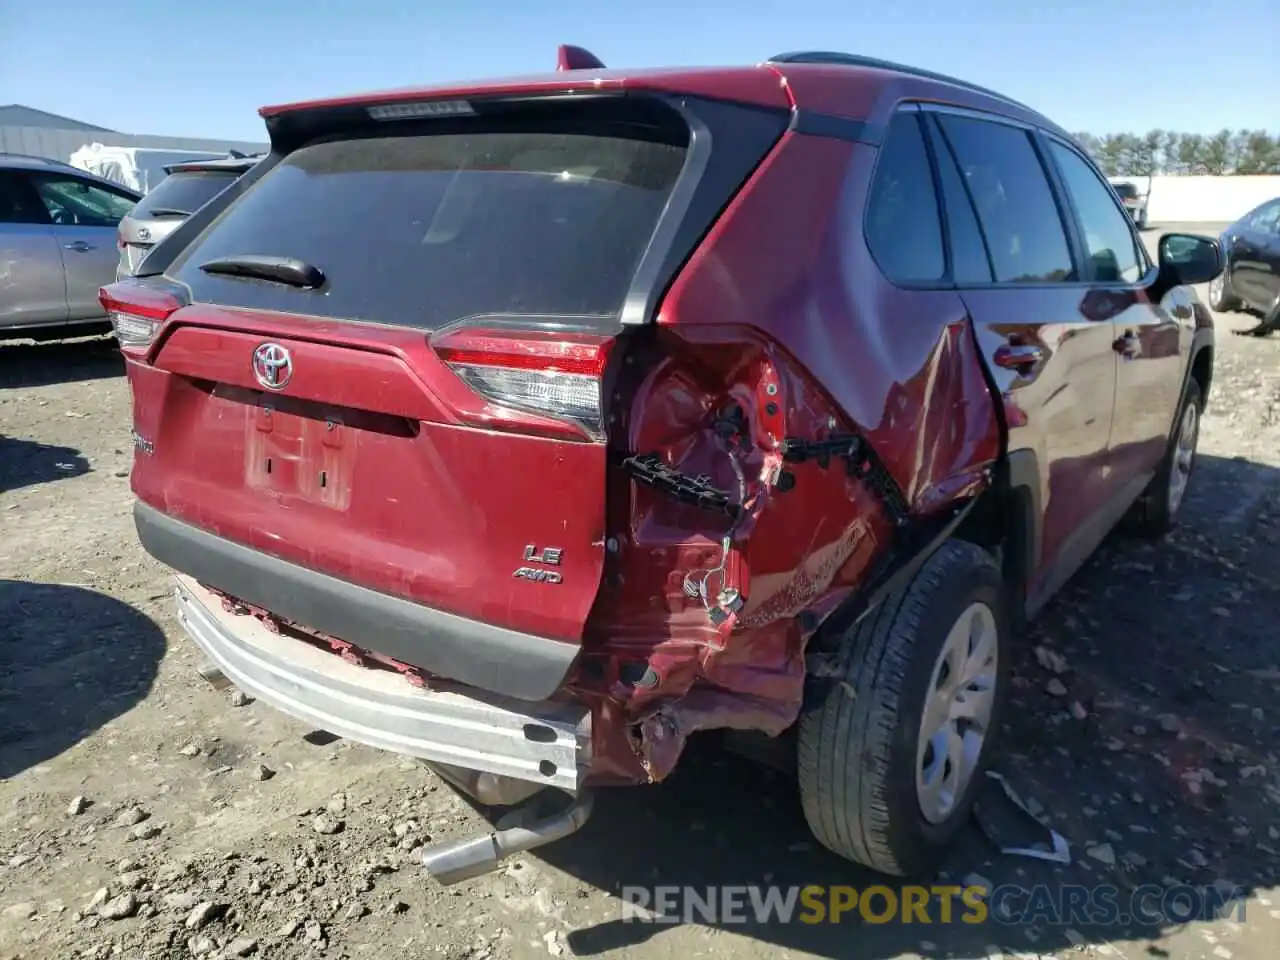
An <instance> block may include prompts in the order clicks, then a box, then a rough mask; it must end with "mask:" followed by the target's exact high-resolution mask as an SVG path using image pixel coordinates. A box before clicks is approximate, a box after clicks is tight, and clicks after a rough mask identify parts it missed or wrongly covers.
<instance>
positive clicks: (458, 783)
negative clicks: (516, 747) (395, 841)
mask: <svg viewBox="0 0 1280 960" xmlns="http://www.w3.org/2000/svg"><path fill="white" fill-rule="evenodd" d="M427 766H428V767H429V768H430V769H431V770H433V771H435V773H436V775H437V776H438V777H440V779H442V780H444V781H445V782H446V783H448V784H451V785H452V786H454V787H455V788H456V789H458V790H461V791H462V792H463V793H465V794H466V795H467V796H469V797H472V798H474V799H475V800H478V801H479V802H480V803H483V804H484V805H485V806H486V807H513V806H515V805H516V804H517V803H520V802H521V801H524V800H528V799H529V798H530V797H531V796H533V795H534V794H535V793H538V792H539V791H542V790H546V789H547V787H546V786H545V785H544V784H541V783H534V782H533V781H531V780H517V779H516V778H515V777H503V776H499V775H498V774H496V773H486V772H483V771H481V770H469V769H467V768H466V767H455V766H453V765H452V764H448V763H436V762H434V761H427Z"/></svg>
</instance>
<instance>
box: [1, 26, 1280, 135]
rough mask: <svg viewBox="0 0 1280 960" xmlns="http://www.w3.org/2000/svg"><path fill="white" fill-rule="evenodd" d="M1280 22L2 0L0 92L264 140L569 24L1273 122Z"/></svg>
mask: <svg viewBox="0 0 1280 960" xmlns="http://www.w3.org/2000/svg"><path fill="white" fill-rule="evenodd" d="M1215 8H1216V10H1215ZM1218 11H1220V12H1218ZM1264 38H1270V39H1267V40H1264ZM1277 38H1280V2H1277V0H1233V2H1232V3H1231V4H1230V5H1229V6H1226V7H1224V6H1221V5H1217V4H1212V3H1208V2H1205V0H1129V2H1125V0H1112V2H1107V3H1104V2H1101V0H1056V2H1047V0H913V2H908V3H903V4H901V5H894V4H892V3H890V2H887V0H886V2H883V3H871V2H867V0H862V2H857V0H843V2H842V0H738V2H726V0H641V2H633V3H620V2H614V3H607V2H604V0H594V2H589V0H457V2H448V3H446V2H442V0H399V2H392V0H212V2H200V0H197V2H194V3H192V2H182V0H174V2H171V3H167V2H162V0H119V2H103V0H58V2H56V3H49V4H41V3H37V2H35V0H0V103H10V102H16V103H22V104H26V105H28V106H32V107H37V108H40V109H43V110H50V111H52V112H54V113H61V114H65V115H67V116H71V117H75V118H77V119H80V120H84V121H87V122H90V123H96V124H99V125H101V126H105V127H111V128H113V129H117V130H121V131H124V132H127V133H149V134H168V135H175V136H205V137H219V138H227V139H246V140H257V139H261V138H262V136H263V129H262V124H261V121H260V120H259V119H258V117H257V114H256V110H257V108H258V107H259V106H261V105H263V104H266V103H278V102H281V101H288V100H293V99H302V98H309V97H313V96H323V95H328V94H339V93H350V92H358V91H361V90H367V89H380V88H385V87H396V86H406V85H412V84H416V83H431V82H434V81H439V80H456V79H466V78H471V77H484V76H489V75H498V76H510V75H513V74H522V73H530V72H540V71H543V70H547V69H551V68H553V67H554V61H555V50H556V46H557V45H558V44H560V43H576V44H580V45H582V46H585V47H587V48H588V49H590V50H592V51H593V52H594V53H596V54H597V56H599V57H600V58H601V59H602V60H604V61H605V63H607V64H608V65H609V66H611V67H638V66H659V65H675V64H699V63H704V64H705V63H712V64H718V63H754V62H756V61H759V60H762V59H765V58H766V57H768V56H769V55H770V54H774V53H780V52H782V51H786V50H795V49H814V48H821V49H834V50H846V51H849V52H855V53H864V54H868V55H871V56H878V57H883V58H886V59H891V60H900V61H903V62H907V63H913V64H916V65H918V66H922V67H928V68H930V69H934V70H940V71H943V72H945V73H952V74H955V75H957V76H961V77H964V78H966V79H969V80H972V81H973V82H976V83H979V84H982V85H984V86H989V87H993V88H995V89H997V90H1000V91H1002V92H1004V93H1007V94H1008V95H1010V96H1012V97H1015V98H1017V99H1020V100H1023V101H1025V102H1027V103H1029V104H1030V105H1032V106H1034V107H1036V108H1038V109H1040V110H1042V111H1043V112H1045V113H1046V114H1048V115H1049V116H1050V117H1052V118H1053V119H1054V120H1056V121H1057V122H1059V123H1060V124H1062V125H1063V126H1065V127H1067V128H1068V129H1070V130H1073V131H1081V130H1088V131H1090V132H1096V133H1107V132H1118V131H1123V130H1138V131H1145V130H1148V129H1151V128H1155V127H1161V128H1164V129H1175V130H1180V131H1187V132H1200V133H1212V132H1215V131H1217V130H1219V129H1221V128H1222V127H1230V128H1232V129H1238V128H1241V127H1247V128H1259V127H1264V128H1267V129H1269V130H1271V131H1272V132H1280V57H1277V55H1276V39H1277Z"/></svg>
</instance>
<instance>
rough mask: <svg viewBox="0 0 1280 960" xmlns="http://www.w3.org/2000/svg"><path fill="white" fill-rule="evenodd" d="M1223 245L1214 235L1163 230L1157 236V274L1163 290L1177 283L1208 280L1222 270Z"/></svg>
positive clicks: (1186, 284) (1187, 283)
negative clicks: (1165, 231) (1207, 235)
mask: <svg viewBox="0 0 1280 960" xmlns="http://www.w3.org/2000/svg"><path fill="white" fill-rule="evenodd" d="M1223 266H1224V259H1223V256H1222V245H1221V244H1220V243H1219V242H1218V240H1217V239H1216V238H1214V237H1202V236H1199V235H1197V234H1194V233H1166V234H1165V235H1164V236H1163V237H1161V238H1160V276H1159V279H1158V280H1157V281H1156V282H1157V284H1158V285H1159V286H1160V287H1161V289H1162V291H1163V292H1168V291H1169V290H1172V289H1173V288H1174V287H1177V286H1189V285H1191V284H1195V283H1208V282H1209V281H1210V280H1212V279H1213V278H1214V277H1216V276H1217V275H1218V274H1220V273H1221V272H1222V269H1223Z"/></svg>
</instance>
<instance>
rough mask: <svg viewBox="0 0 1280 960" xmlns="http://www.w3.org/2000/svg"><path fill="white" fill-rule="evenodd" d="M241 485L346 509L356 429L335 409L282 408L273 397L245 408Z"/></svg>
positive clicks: (349, 494)
mask: <svg viewBox="0 0 1280 960" xmlns="http://www.w3.org/2000/svg"><path fill="white" fill-rule="evenodd" d="M248 412H249V416H248V419H247V422H246V425H245V426H246V430H245V445H244V447H245V464H244V467H245V485H246V486H247V487H249V488H251V489H257V490H262V491H270V492H271V493H274V494H276V495H279V496H282V497H288V498H294V499H301V500H305V501H307V502H309V503H315V504H321V505H323V506H326V507H330V508H332V509H334V510H345V509H347V507H348V506H350V504H351V472H352V464H353V463H354V462H355V448H356V446H357V445H358V443H359V431H356V430H352V429H351V428H350V427H349V426H348V425H347V424H346V423H345V422H344V421H343V418H342V417H341V416H340V414H338V413H337V412H333V411H324V412H317V414H316V415H312V412H311V411H307V412H306V413H299V412H297V411H295V410H291V409H287V408H285V409H282V408H281V405H280V404H277V403H275V402H273V400H272V398H265V397H264V398H262V399H260V400H259V401H258V402H257V403H256V404H255V405H253V406H252V407H250V408H249V411H248Z"/></svg>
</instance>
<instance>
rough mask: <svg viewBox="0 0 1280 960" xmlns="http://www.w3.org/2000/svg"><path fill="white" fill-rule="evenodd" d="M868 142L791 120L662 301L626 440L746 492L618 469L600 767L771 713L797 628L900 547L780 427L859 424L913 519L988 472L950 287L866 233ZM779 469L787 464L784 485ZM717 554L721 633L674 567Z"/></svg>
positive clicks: (859, 493) (988, 448)
mask: <svg viewBox="0 0 1280 960" xmlns="http://www.w3.org/2000/svg"><path fill="white" fill-rule="evenodd" d="M874 157H875V151H874V150H873V149H872V148H870V147H867V146H865V145H861V144H853V143H849V142H845V141H841V140H836V139H829V138H817V137H806V136H800V135H795V134H788V135H786V136H785V137H784V139H783V141H782V143H781V144H780V145H779V147H778V148H777V149H775V151H774V152H773V153H772V154H771V155H770V157H769V158H768V159H767V160H766V162H765V164H764V165H763V166H762V167H761V169H760V170H758V171H757V173H756V174H755V176H754V177H753V179H752V181H751V182H750V184H749V186H748V189H747V190H745V191H743V193H741V194H739V196H738V198H737V199H736V200H735V201H734V203H733V204H731V205H730V207H729V208H728V210H727V211H726V212H725V214H724V215H723V216H722V217H721V219H720V221H719V222H718V223H717V224H716V226H715V227H714V229H713V230H712V232H711V233H710V234H709V236H708V237H707V239H706V240H705V241H704V243H703V244H702V246H701V247H700V248H699V250H698V251H697V252H696V253H695V255H694V256H693V258H692V259H691V261H690V263H689V264H688V265H687V266H686V268H685V270H684V271H683V272H682V273H681V275H680V276H679V277H678V278H677V280H676V282H675V283H674V284H673V286H672V288H671V290H670V291H669V293H668V296H667V297H666V299H665V301H664V303H663V305H662V308H661V311H660V316H659V324H658V331H657V335H656V338H655V340H656V342H655V343H654V344H651V345H650V349H651V351H652V352H651V353H650V354H649V355H648V356H647V357H645V358H644V359H643V360H642V361H638V362H640V363H641V364H642V367H643V370H644V371H645V373H644V376H643V377H642V378H641V379H640V381H639V383H638V385H637V386H635V387H634V388H633V391H632V392H631V393H630V394H629V395H628V397H627V398H626V402H625V403H624V404H623V405H624V406H625V407H626V422H625V426H626V430H625V433H626V437H625V446H626V448H627V450H628V451H630V452H632V453H649V452H659V453H660V454H661V456H662V458H663V462H664V463H665V464H667V465H668V466H670V467H673V468H675V469H677V470H679V471H680V472H681V473H682V474H684V475H685V476H690V477H696V476H703V477H706V478H707V479H709V480H710V482H711V483H712V485H713V486H715V487H716V488H718V489H720V490H723V491H729V492H730V499H731V501H733V502H738V500H739V497H740V495H742V499H743V500H744V502H747V503H749V504H750V505H751V509H749V510H747V511H746V513H745V516H744V517H743V518H742V519H741V520H740V521H738V522H737V523H736V525H735V522H734V521H733V520H732V519H731V518H730V517H728V516H726V515H724V514H717V513H714V512H711V511H708V510H705V509H700V508H698V507H694V506H688V505H685V504H681V503H678V502H676V501H675V500H673V499H672V498H671V497H670V496H667V495H665V494H664V493H662V492H661V491H655V490H652V489H650V488H648V487H644V486H641V485H640V484H636V483H632V482H630V481H629V480H627V479H626V478H625V476H623V477H622V478H621V479H619V474H620V471H614V474H615V478H614V480H613V484H614V488H613V490H611V502H612V503H613V508H612V511H611V515H610V537H611V538H612V543H613V547H612V548H611V551H610V558H609V565H608V572H607V574H606V577H605V585H604V587H603V589H602V592H601V596H600V598H599V599H598V601H597V605H596V609H595V610H594V611H593V614H592V618H591V621H590V623H589V627H588V630H589V634H590V636H589V638H588V642H587V644H586V649H587V650H589V651H591V652H592V653H591V655H590V659H593V660H594V661H595V663H596V666H595V673H596V675H597V676H598V677H599V678H601V679H600V680H599V681H598V682H599V684H600V685H602V686H603V687H604V688H605V689H607V691H608V695H607V697H606V698H605V704H604V706H603V708H602V710H603V715H602V716H601V718H600V719H601V720H602V721H603V722H600V723H598V724H597V727H596V729H597V743H596V745H595V752H596V756H595V760H594V767H593V769H594V775H595V777H596V778H597V779H599V780H604V781H609V780H658V779H662V778H663V777H664V776H665V775H666V774H667V773H668V772H669V771H670V769H671V768H672V766H674V764H675V762H676V759H677V757H678V756H679V753H680V750H681V748H682V747H683V744H684V741H685V738H686V737H687V736H688V734H690V733H692V732H694V731H696V730H699V729H708V728H717V727H730V728H737V729H753V730H759V731H763V732H765V733H767V734H771V735H776V734H778V733H780V732H782V731H783V730H785V729H786V728H787V727H788V726H790V725H791V724H792V723H793V722H794V721H795V719H796V717H797V715H798V712H799V707H800V703H801V698H802V694H803V687H804V678H805V667H804V651H805V646H806V644H807V642H808V640H809V638H810V637H811V636H812V635H813V633H814V631H815V630H816V628H817V627H818V626H819V625H820V624H821V622H822V621H823V620H824V619H825V618H826V617H827V616H828V615H829V614H830V613H831V612H832V611H833V610H835V609H836V608H837V607H838V606H839V605H840V604H841V602H842V601H844V600H846V599H847V598H848V597H849V596H850V595H851V594H853V593H854V592H855V590H856V589H857V588H858V587H859V586H860V585H863V584H865V583H866V581H867V579H868V576H869V574H870V572H871V570H872V568H873V565H875V564H876V563H877V562H878V561H879V560H880V559H881V558H882V557H884V555H885V554H886V553H887V552H888V551H890V550H892V549H894V543H895V535H896V525H895V523H894V522H893V519H894V518H892V517H891V516H890V513H889V511H887V510H886V508H885V504H884V502H883V500H882V498H881V497H880V496H879V495H878V494H877V492H875V491H874V490H873V489H871V487H870V486H869V485H868V484H867V483H865V482H864V481H863V479H862V478H861V477H858V476H853V475H851V473H850V471H849V470H847V469H846V467H845V464H844V462H842V461H841V460H839V459H836V460H833V461H832V462H831V464H830V466H828V467H827V468H825V469H824V468H823V467H821V466H820V465H819V464H817V463H815V462H813V461H808V462H805V463H799V464H786V465H783V464H782V461H781V456H780V452H779V445H780V443H781V441H782V440H783V438H784V437H787V438H801V439H805V440H818V439H822V438H825V437H827V436H830V435H832V434H842V433H849V432H851V431H852V432H856V433H858V434H859V435H861V436H862V437H863V438H865V440H866V441H867V443H868V444H869V446H870V447H871V449H872V450H873V451H874V453H875V454H876V456H877V458H878V459H879V460H880V462H881V463H882V465H883V467H884V468H885V470H886V472H887V474H888V475H889V477H891V478H892V481H893V484H894V485H895V486H896V488H897V490H898V491H899V492H900V494H901V496H902V498H903V499H904V500H905V504H906V507H907V511H906V512H907V514H908V517H907V518H905V523H907V524H909V523H910V518H909V517H910V515H917V516H923V515H925V514H930V513H933V512H935V511H937V510H940V509H943V508H945V507H947V506H948V505H950V504H953V503H955V502H956V501H957V500H959V499H963V498H965V497H968V496H972V495H973V494H974V493H975V492H977V491H979V490H980V489H981V488H982V486H983V485H984V484H985V483H986V482H987V480H986V478H987V476H988V472H989V470H990V467H991V465H992V464H993V463H994V462H995V460H996V458H997V456H998V454H999V449H1000V437H999V432H998V427H997V421H996V418H995V413H994V409H993V405H992V400H991V396H990V393H989V391H988V387H987V384H986V381H985V379H984V377H983V374H982V368H981V364H980V361H979V357H978V354H977V351H976V346H975V341H974V338H973V334H972V330H971V328H970V324H969V322H968V318H967V314H966V312H965V308H964V304H963V303H962V301H961V300H960V297H959V296H958V295H957V294H956V292H955V291H952V290H932V291H907V290H900V289H897V288H895V287H893V286H891V285H890V284H888V283H887V282H886V281H885V280H884V279H883V277H882V276H881V274H880V272H879V270H878V269H877V267H876V266H875V263H874V261H873V260H872V259H871V256H870V253H869V252H868V250H867V248H866V244H865V242H864V241H863V236H862V227H861V225H862V203H863V195H864V193H865V186H866V183H867V180H868V178H869V176H870V173H871V167H872V164H873V161H874ZM633 359H634V358H633ZM735 408H736V409H737V410H738V411H740V412H741V415H742V417H741V422H742V423H743V424H744V428H743V429H742V431H741V437H740V442H739V443H737V445H736V446H732V445H731V447H726V445H725V443H724V441H723V440H722V439H721V438H719V437H718V434H717V429H716V423H717V420H718V419H719V420H721V421H722V422H723V417H724V414H725V412H726V411H733V410H734V409H735ZM730 448H731V449H733V450H734V451H735V452H734V453H733V454H732V456H731V455H730V452H729V449H730ZM735 458H736V460H737V464H738V468H739V470H740V471H741V478H739V476H738V474H737V472H735V469H734V463H733V461H734V459H735ZM780 468H781V469H785V470H786V471H787V472H789V473H790V474H792V476H793V478H794V486H793V487H792V488H791V489H790V490H788V491H785V492H784V491H783V490H782V489H780V488H779V487H778V486H777V485H776V478H777V476H778V470H779V469H780ZM740 488H741V489H740ZM726 533H730V534H731V540H730V543H729V549H728V550H727V551H725V550H724V549H723V538H724V537H725V535H726ZM722 560H723V564H722ZM722 565H723V570H722V571H720V572H715V573H712V574H710V575H709V577H708V591H707V592H708V595H709V597H711V598H712V599H713V600H714V598H715V597H716V595H717V593H718V592H719V591H720V590H721V589H722V588H725V587H734V588H737V589H740V590H741V591H742V593H743V594H744V595H745V597H746V602H745V605H743V606H742V608H741V609H740V610H738V611H736V614H735V615H734V616H733V617H731V618H729V620H728V621H727V622H726V623H725V624H724V625H722V626H720V627H719V628H717V626H716V625H714V623H713V621H712V619H711V618H709V616H708V611H707V609H706V607H704V604H703V602H702V600H701V599H699V598H698V597H696V596H690V595H689V592H688V591H687V590H686V582H687V581H692V582H694V583H696V582H697V581H698V579H699V577H698V576H697V575H696V574H697V571H700V570H701V571H707V570H715V569H716V568H718V567H720V566H722ZM691 574H694V576H691ZM623 665H626V666H623Z"/></svg>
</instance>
